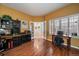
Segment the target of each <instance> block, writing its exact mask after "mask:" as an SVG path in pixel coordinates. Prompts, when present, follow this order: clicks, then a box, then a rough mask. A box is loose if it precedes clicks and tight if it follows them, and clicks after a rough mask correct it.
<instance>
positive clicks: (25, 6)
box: [3, 3, 68, 16]
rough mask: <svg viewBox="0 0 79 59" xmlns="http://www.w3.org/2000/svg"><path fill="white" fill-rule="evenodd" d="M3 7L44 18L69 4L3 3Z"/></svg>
mask: <svg viewBox="0 0 79 59" xmlns="http://www.w3.org/2000/svg"><path fill="white" fill-rule="evenodd" d="M3 5H5V6H8V7H10V8H13V9H16V10H18V11H21V12H23V13H26V14H28V15H31V16H44V15H46V14H48V13H50V12H53V11H55V10H57V9H59V8H62V7H64V6H66V5H68V3H3Z"/></svg>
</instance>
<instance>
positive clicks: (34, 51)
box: [4, 39, 79, 56]
mask: <svg viewBox="0 0 79 59" xmlns="http://www.w3.org/2000/svg"><path fill="white" fill-rule="evenodd" d="M4 54H5V56H68V55H69V56H79V50H76V49H72V48H71V49H70V50H67V49H66V47H64V48H62V49H59V48H58V47H56V46H54V45H53V44H52V43H51V42H49V41H47V40H44V39H34V40H32V41H30V42H27V43H24V44H22V45H20V46H18V47H15V48H13V49H10V50H8V51H5V52H4Z"/></svg>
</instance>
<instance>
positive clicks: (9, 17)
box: [2, 15, 12, 20]
mask: <svg viewBox="0 0 79 59" xmlns="http://www.w3.org/2000/svg"><path fill="white" fill-rule="evenodd" d="M2 19H3V20H12V17H11V16H9V15H3V16H2Z"/></svg>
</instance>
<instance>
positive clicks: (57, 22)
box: [54, 19, 59, 35]
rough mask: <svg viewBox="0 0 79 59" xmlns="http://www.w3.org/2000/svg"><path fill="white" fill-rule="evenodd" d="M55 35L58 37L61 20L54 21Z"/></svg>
mask: <svg viewBox="0 0 79 59" xmlns="http://www.w3.org/2000/svg"><path fill="white" fill-rule="evenodd" d="M54 28H55V29H54V32H55V33H54V34H55V35H57V31H59V20H58V19H56V20H54Z"/></svg>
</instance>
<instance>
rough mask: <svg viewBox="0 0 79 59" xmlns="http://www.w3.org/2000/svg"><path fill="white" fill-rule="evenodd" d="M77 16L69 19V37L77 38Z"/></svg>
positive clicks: (78, 33) (78, 31)
mask: <svg viewBox="0 0 79 59" xmlns="http://www.w3.org/2000/svg"><path fill="white" fill-rule="evenodd" d="M78 21H79V20H78V15H73V16H70V17H69V32H70V33H69V34H70V35H71V36H78V35H79V30H78Z"/></svg>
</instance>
